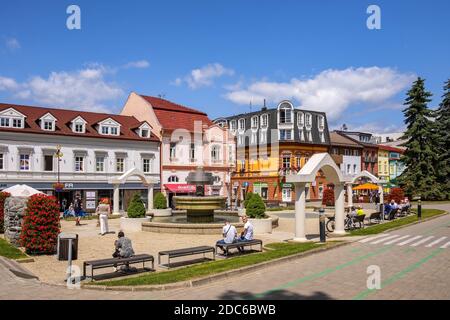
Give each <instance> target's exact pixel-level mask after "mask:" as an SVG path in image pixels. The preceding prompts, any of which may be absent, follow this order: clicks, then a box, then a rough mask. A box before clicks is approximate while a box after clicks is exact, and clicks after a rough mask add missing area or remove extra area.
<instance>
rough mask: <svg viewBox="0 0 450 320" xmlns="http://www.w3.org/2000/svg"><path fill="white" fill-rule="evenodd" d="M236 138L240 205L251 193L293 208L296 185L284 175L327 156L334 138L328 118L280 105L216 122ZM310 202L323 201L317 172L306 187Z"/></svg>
mask: <svg viewBox="0 0 450 320" xmlns="http://www.w3.org/2000/svg"><path fill="white" fill-rule="evenodd" d="M215 122H216V123H218V124H219V125H222V126H225V125H226V126H228V127H229V129H230V133H231V134H232V135H233V136H235V137H236V150H237V151H236V171H235V173H234V174H233V175H232V179H231V180H232V187H233V202H234V204H235V205H236V206H238V205H240V203H241V202H242V201H243V200H244V199H245V196H246V194H247V193H248V192H254V193H258V194H259V195H260V196H261V197H262V198H263V199H264V201H265V202H266V203H267V204H268V205H271V204H274V205H276V204H280V203H282V204H286V205H287V204H293V202H294V201H295V191H294V186H293V184H290V183H287V182H286V179H285V177H286V175H287V174H289V173H293V172H298V171H299V170H300V169H301V168H302V167H303V166H304V165H305V163H306V162H307V161H308V159H309V158H310V157H311V156H312V155H313V154H315V153H322V152H328V149H329V146H330V136H329V132H328V124H327V119H326V115H325V114H324V113H321V112H315V111H309V110H300V109H297V108H294V105H293V104H292V103H291V102H290V101H282V102H280V103H279V104H278V106H277V108H272V109H268V108H265V107H263V108H262V109H261V110H260V111H257V112H251V113H246V114H239V115H235V116H231V117H227V118H220V119H216V120H215ZM307 187H308V189H307V199H311V200H313V199H320V198H321V197H322V193H323V191H324V189H325V188H326V180H325V177H324V176H323V175H322V173H321V172H320V173H318V176H317V179H316V181H314V182H313V183H311V184H310V185H308V186H307Z"/></svg>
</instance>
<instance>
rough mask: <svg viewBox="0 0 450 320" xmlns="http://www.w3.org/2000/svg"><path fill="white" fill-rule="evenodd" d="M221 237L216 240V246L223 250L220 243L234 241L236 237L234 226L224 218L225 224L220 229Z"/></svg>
mask: <svg viewBox="0 0 450 320" xmlns="http://www.w3.org/2000/svg"><path fill="white" fill-rule="evenodd" d="M222 235H223V239H222V240H219V241H217V244H216V245H217V246H218V247H219V248H220V249H222V251H224V250H223V246H221V244H230V243H234V242H236V238H237V230H236V227H235V226H233V225H231V224H230V221H228V220H225V225H224V226H223V230H222ZM224 252H225V251H224Z"/></svg>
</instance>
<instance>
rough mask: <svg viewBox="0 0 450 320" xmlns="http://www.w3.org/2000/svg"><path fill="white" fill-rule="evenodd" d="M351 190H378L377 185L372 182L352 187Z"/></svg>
mask: <svg viewBox="0 0 450 320" xmlns="http://www.w3.org/2000/svg"><path fill="white" fill-rule="evenodd" d="M353 190H378V186H377V185H375V184H372V183H365V184H362V185H359V186H357V187H354V188H353Z"/></svg>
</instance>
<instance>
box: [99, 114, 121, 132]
mask: <svg viewBox="0 0 450 320" xmlns="http://www.w3.org/2000/svg"><path fill="white" fill-rule="evenodd" d="M99 132H100V134H102V135H109V136H118V135H120V124H119V123H118V122H117V121H115V120H113V119H111V118H108V119H106V120H103V121H102V122H100V123H99Z"/></svg>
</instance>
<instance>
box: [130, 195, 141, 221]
mask: <svg viewBox="0 0 450 320" xmlns="http://www.w3.org/2000/svg"><path fill="white" fill-rule="evenodd" d="M127 213H128V217H129V218H143V217H145V206H144V202H142V199H141V195H140V194H139V193H135V194H133V197H132V198H131V201H130V203H129V204H128V209H127Z"/></svg>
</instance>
